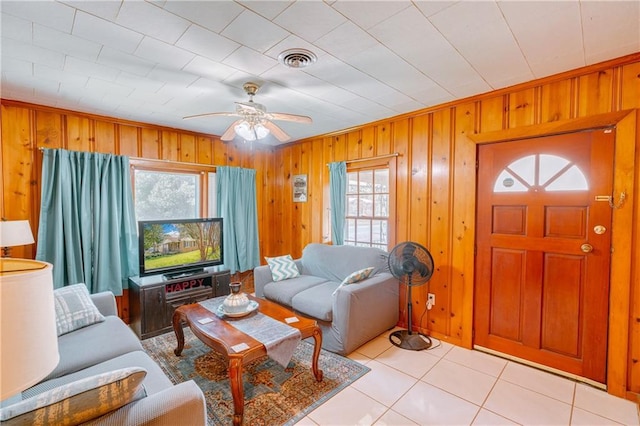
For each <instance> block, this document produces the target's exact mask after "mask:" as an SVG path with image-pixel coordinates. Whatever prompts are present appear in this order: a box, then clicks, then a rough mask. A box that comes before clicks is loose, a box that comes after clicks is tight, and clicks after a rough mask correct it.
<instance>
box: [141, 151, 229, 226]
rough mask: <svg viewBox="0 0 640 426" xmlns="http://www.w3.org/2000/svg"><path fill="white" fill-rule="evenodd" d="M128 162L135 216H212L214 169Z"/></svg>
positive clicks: (169, 217)
mask: <svg viewBox="0 0 640 426" xmlns="http://www.w3.org/2000/svg"><path fill="white" fill-rule="evenodd" d="M132 164H134V171H133V193H134V204H135V211H136V220H161V219H194V218H199V217H212V216H215V210H216V208H215V207H216V206H215V203H216V197H215V173H213V172H209V173H206V172H204V171H203V170H197V169H195V168H194V169H193V170H191V169H179V168H178V167H172V166H170V165H169V166H167V165H164V166H163V167H162V168H160V167H158V166H157V165H152V166H147V165H135V163H133V162H132Z"/></svg>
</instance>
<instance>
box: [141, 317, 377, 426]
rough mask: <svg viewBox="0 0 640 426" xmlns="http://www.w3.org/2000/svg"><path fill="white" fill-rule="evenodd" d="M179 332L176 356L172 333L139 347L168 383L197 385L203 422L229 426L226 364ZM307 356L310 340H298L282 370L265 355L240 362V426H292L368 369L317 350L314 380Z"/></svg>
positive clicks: (230, 409) (189, 335) (187, 333)
mask: <svg viewBox="0 0 640 426" xmlns="http://www.w3.org/2000/svg"><path fill="white" fill-rule="evenodd" d="M184 332H185V348H184V350H183V351H182V356H180V357H177V356H175V355H174V353H173V350H174V349H175V347H176V338H175V335H174V334H173V332H171V333H166V334H163V335H161V336H157V337H153V338H151V339H147V340H144V341H143V342H142V346H143V347H144V348H145V350H146V351H147V353H148V354H149V355H150V356H151V357H152V358H153V359H154V360H155V361H156V362H157V363H158V364H159V365H160V367H161V368H162V370H163V371H164V372H165V373H166V374H167V376H168V377H169V378H170V379H171V381H172V382H173V383H174V384H175V383H180V382H183V381H186V380H191V379H193V380H194V381H195V382H196V383H197V384H198V386H200V389H202V391H203V392H204V394H205V398H206V400H207V414H208V416H209V425H211V426H212V425H230V424H232V418H233V398H232V396H231V388H230V385H229V379H228V375H227V363H226V362H225V361H224V359H223V358H222V357H221V356H219V355H218V354H216V353H214V352H213V351H212V350H211V349H210V348H209V347H208V346H206V345H205V344H204V343H202V342H201V341H200V340H198V338H197V337H195V336H194V335H193V333H191V330H189V329H188V328H185V329H184ZM312 355H313V343H309V342H307V341H304V340H303V341H302V342H300V344H299V345H298V348H297V349H296V351H295V353H294V354H293V358H292V359H291V362H289V365H288V366H287V368H283V367H282V366H281V365H280V364H278V363H276V362H275V361H273V360H272V359H270V358H268V357H264V358H262V359H258V360H255V361H253V362H252V363H250V364H248V365H245V366H244V369H243V377H242V381H243V383H244V398H245V407H244V424H245V425H268V426H271V425H292V424H294V423H296V422H297V421H299V420H301V419H302V418H303V417H304V416H306V415H307V414H308V413H310V412H311V411H313V410H314V409H315V408H317V407H318V406H319V405H321V404H322V403H324V402H326V401H327V400H328V399H329V398H331V397H332V396H333V395H335V394H336V393H338V392H339V391H340V390H342V389H344V388H345V387H347V386H348V385H350V384H351V383H353V382H354V381H356V380H357V379H358V378H360V377H361V376H362V375H364V374H365V373H367V372H368V371H369V368H368V367H365V366H364V365H362V364H359V363H357V362H355V361H353V360H350V359H349V358H345V357H342V356H339V355H336V354H333V353H331V352H327V351H325V350H322V351H321V353H320V360H319V367H320V369H321V370H322V371H323V373H324V377H323V379H322V382H317V381H316V380H315V378H314V377H313V373H312V372H311V357H312Z"/></svg>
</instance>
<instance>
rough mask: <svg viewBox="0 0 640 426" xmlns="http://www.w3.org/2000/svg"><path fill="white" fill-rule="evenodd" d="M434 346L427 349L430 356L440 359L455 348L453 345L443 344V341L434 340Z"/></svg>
mask: <svg viewBox="0 0 640 426" xmlns="http://www.w3.org/2000/svg"><path fill="white" fill-rule="evenodd" d="M432 343H433V345H432V346H431V347H430V348H429V349H427V351H428V352H429V355H433V356H437V357H438V358H442V357H443V356H445V355H446V354H447V352H449V351H450V350H451V349H452V348H453V347H454V346H453V345H452V344H451V343H447V342H443V341H442V340H438V339H433V340H432Z"/></svg>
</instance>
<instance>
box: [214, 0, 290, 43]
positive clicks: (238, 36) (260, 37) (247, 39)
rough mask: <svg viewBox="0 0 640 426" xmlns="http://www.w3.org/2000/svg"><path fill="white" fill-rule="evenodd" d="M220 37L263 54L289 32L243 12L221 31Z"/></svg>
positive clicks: (258, 16) (246, 11)
mask: <svg viewBox="0 0 640 426" xmlns="http://www.w3.org/2000/svg"><path fill="white" fill-rule="evenodd" d="M249 29H250V30H249ZM221 35H223V36H225V37H228V38H230V39H232V40H235V41H237V42H238V43H241V44H243V45H245V46H247V47H250V48H252V49H253V50H257V51H258V52H265V51H267V50H268V49H269V48H271V47H273V46H274V45H276V44H278V43H279V42H281V41H282V40H284V39H285V38H286V37H287V36H288V35H289V32H288V31H286V30H284V29H282V27H280V26H278V25H276V24H274V23H273V22H271V21H269V20H267V19H265V18H263V17H262V16H260V15H258V14H257V13H254V12H252V11H250V10H245V11H244V12H242V13H241V14H240V16H238V17H237V18H236V19H234V20H233V22H231V23H230V24H229V25H228V26H227V28H225V29H224V31H222V33H221Z"/></svg>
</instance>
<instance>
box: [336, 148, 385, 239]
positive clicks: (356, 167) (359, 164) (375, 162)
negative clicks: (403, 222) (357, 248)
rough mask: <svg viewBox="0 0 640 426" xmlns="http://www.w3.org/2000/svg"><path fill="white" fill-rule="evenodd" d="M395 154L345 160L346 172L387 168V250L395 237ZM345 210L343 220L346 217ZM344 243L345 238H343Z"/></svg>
mask: <svg viewBox="0 0 640 426" xmlns="http://www.w3.org/2000/svg"><path fill="white" fill-rule="evenodd" d="M396 158H397V157H396V156H393V157H383V158H371V159H361V160H356V161H351V162H349V161H347V162H346V165H347V174H349V173H352V172H360V171H367V170H376V169H388V170H389V216H388V218H387V247H386V249H387V251H389V250H390V249H391V247H394V246H395V239H396V168H397V165H396V163H397V161H396ZM345 203H346V200H345ZM347 217H348V216H347V212H346V211H345V222H346V219H347ZM345 244H346V238H345ZM349 245H350V244H349Z"/></svg>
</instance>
